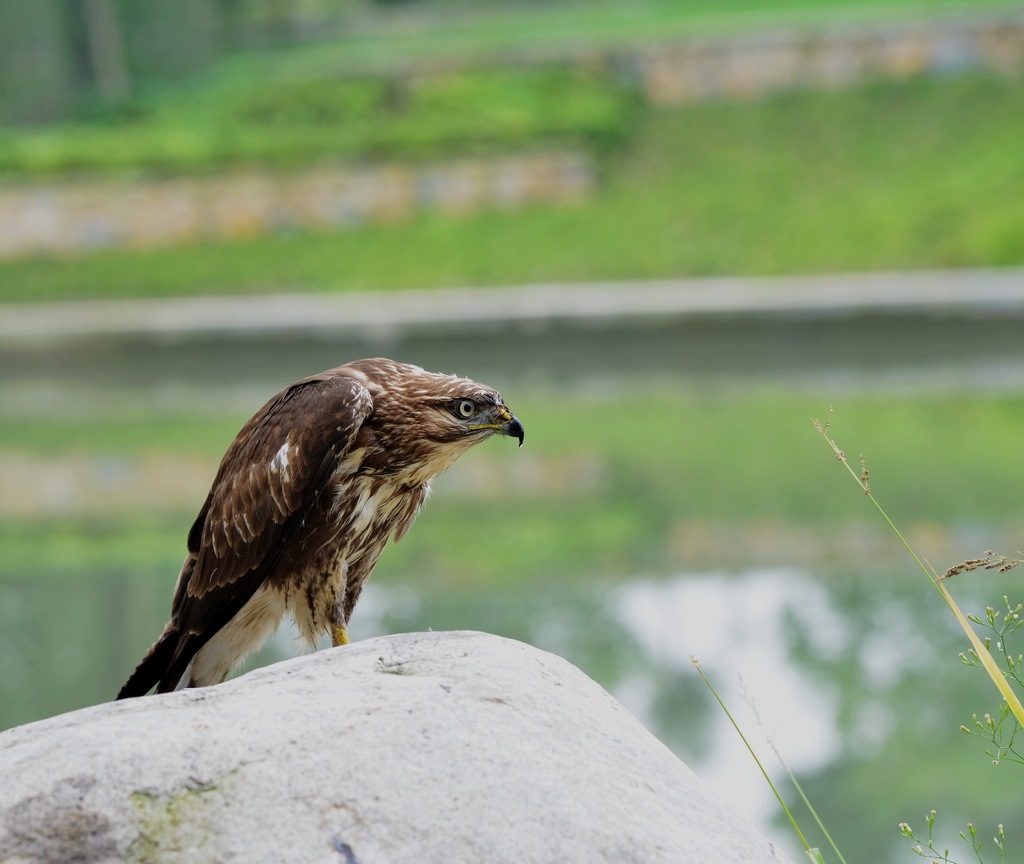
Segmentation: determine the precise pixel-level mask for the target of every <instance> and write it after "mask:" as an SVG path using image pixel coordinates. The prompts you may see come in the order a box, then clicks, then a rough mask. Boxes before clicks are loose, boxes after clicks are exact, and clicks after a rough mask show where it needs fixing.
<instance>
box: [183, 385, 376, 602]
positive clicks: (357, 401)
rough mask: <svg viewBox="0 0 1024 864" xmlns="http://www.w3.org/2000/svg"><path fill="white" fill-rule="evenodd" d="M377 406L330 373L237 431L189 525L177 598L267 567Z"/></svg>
mask: <svg viewBox="0 0 1024 864" xmlns="http://www.w3.org/2000/svg"><path fill="white" fill-rule="evenodd" d="M372 409H373V403H372V399H371V397H370V393H369V391H368V390H367V389H366V388H365V387H364V386H363V385H362V384H361V383H359V382H358V381H356V380H355V379H353V378H349V377H344V376H339V375H333V376H332V375H329V374H327V373H325V374H324V375H318V376H314V377H313V378H309V379H306V380H304V381H300V382H298V383H296V384H293V385H292V386H291V387H289V388H288V389H287V390H284V391H282V392H281V393H280V394H278V395H277V396H275V397H274V398H273V399H272V400H270V402H268V403H267V404H266V405H264V406H263V408H262V409H260V411H259V412H257V413H256V415H254V416H253V418H252V419H251V420H250V421H249V422H248V423H246V425H245V426H244V427H243V428H242V430H241V431H240V432H239V433H238V437H237V438H236V439H235V441H234V443H233V444H232V445H231V447H230V448H229V449H228V452H227V453H226V454H225V455H224V458H223V460H222V461H221V465H220V469H219V470H218V472H217V477H216V479H215V480H214V483H213V487H212V488H211V490H210V494H209V496H208V498H207V500H206V504H205V505H204V506H203V509H202V510H201V511H200V513H199V516H198V518H197V519H196V521H195V524H194V525H193V527H192V530H191V531H190V532H189V552H190V553H191V554H192V555H194V556H195V559H196V563H195V567H194V569H193V571H192V574H191V577H190V578H189V579H188V582H187V584H186V585H180V586H179V593H178V596H177V597H176V598H175V600H176V605H177V602H178V601H183V600H184V599H185V598H184V596H182V595H187V596H188V597H191V598H200V597H202V596H203V595H205V594H206V593H208V592H210V591H212V590H214V589H217V588H221V587H224V586H227V585H230V584H231V583H232V582H234V581H235V580H238V579H241V578H242V577H243V576H245V575H246V574H248V573H250V572H252V571H254V570H256V569H263V570H264V573H263V574H262V575H263V576H264V577H265V576H266V575H267V573H266V572H265V565H266V563H267V559H268V558H273V557H276V556H277V554H278V553H279V552H280V547H281V545H282V544H283V543H284V542H285V541H286V540H287V539H288V534H289V533H290V532H292V531H294V528H295V527H297V524H298V523H299V522H301V520H302V519H304V518H305V516H306V515H308V513H309V511H310V510H311V509H312V506H313V505H314V504H315V503H316V499H317V496H318V495H319V494H321V492H323V491H324V488H325V486H326V484H327V482H328V480H329V479H330V476H331V474H332V473H333V470H334V468H335V466H336V465H337V463H338V460H339V459H340V458H341V457H342V456H343V455H344V454H345V453H346V452H347V451H348V449H349V448H350V447H351V445H352V441H353V439H354V438H355V436H356V433H357V432H358V430H359V427H360V426H361V425H362V422H363V420H364V419H365V418H366V417H367V416H368V415H369V413H370V412H371V410H372Z"/></svg>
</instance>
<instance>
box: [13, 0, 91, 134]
mask: <svg viewBox="0 0 1024 864" xmlns="http://www.w3.org/2000/svg"><path fill="white" fill-rule="evenodd" d="M68 26H69V22H68V17H67V9H66V7H65V4H64V3H63V2H60V0H0V119H3V120H5V121H7V122H30V123H42V122H46V121H49V120H57V119H60V118H62V117H64V116H65V115H66V114H67V112H68V111H69V109H70V107H71V105H72V102H73V101H74V98H75V94H76V90H77V83H78V82H77V81H76V75H75V68H74V63H73V59H72V57H71V53H70V51H69V50H68V45H69V41H70V40H69V38H68Z"/></svg>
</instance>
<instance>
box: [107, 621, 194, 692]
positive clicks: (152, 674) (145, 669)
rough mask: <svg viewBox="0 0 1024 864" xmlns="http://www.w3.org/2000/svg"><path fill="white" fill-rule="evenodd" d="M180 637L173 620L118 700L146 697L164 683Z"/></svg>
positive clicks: (136, 669)
mask: <svg viewBox="0 0 1024 864" xmlns="http://www.w3.org/2000/svg"><path fill="white" fill-rule="evenodd" d="M179 635H180V634H179V632H178V627H177V625H176V623H175V622H174V621H173V620H172V621H171V622H170V623H169V624H168V625H167V626H166V627H165V628H164V632H163V633H161V634H160V638H159V639H157V640H156V642H154V643H153V647H152V648H150V649H149V651H147V652H146V656H145V657H143V658H142V662H141V663H139V665H138V666H136V667H135V671H134V672H132V674H131V677H130V678H129V679H128V680H127V681H126V682H125V685H124V686H123V687H122V688H121V690H120V692H119V693H118V694H117V698H118V699H127V698H129V697H132V696H145V695H146V694H147V693H148V692H149V691H150V690H152V689H153V687H155V686H156V685H157V684H160V683H162V682H163V681H164V679H165V678H166V677H167V673H168V672H169V671H170V667H171V665H172V664H173V662H174V659H175V654H176V653H177V648H178V642H179Z"/></svg>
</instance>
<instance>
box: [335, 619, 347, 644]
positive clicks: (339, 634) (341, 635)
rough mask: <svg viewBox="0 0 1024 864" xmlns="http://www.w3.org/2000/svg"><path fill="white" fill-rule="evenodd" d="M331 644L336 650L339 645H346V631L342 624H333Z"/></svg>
mask: <svg viewBox="0 0 1024 864" xmlns="http://www.w3.org/2000/svg"><path fill="white" fill-rule="evenodd" d="M331 644H332V645H333V646H334V647H335V648H337V647H338V646H339V645H348V631H347V630H346V629H345V627H344V625H342V624H335V625H333V626H332V627H331Z"/></svg>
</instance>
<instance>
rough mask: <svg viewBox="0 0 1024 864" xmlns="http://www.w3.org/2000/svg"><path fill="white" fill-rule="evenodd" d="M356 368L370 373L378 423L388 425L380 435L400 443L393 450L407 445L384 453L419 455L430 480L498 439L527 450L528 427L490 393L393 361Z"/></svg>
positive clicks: (488, 389) (464, 380)
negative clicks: (476, 447) (480, 445)
mask: <svg viewBox="0 0 1024 864" xmlns="http://www.w3.org/2000/svg"><path fill="white" fill-rule="evenodd" d="M364 364H365V365H364ZM353 367H354V368H358V369H360V371H363V372H364V373H366V374H365V378H364V380H365V382H366V385H367V387H368V388H369V390H370V394H371V397H372V399H373V406H374V412H373V413H374V415H375V419H377V420H386V423H382V424H380V429H381V431H382V432H383V434H385V435H389V434H393V435H394V436H395V437H396V441H394V442H390V443H391V444H392V445H393V444H398V443H399V440H398V439H401V442H403V446H400V447H395V446H389V443H387V442H382V443H383V444H384V446H385V449H386V450H388V451H389V452H391V453H395V452H403V453H410V454H411V453H416V456H417V458H416V459H415V461H416V462H418V463H419V465H418V466H417V468H425V469H426V471H425V472H424V473H428V474H429V475H430V476H433V475H434V474H437V473H440V472H441V471H443V470H445V469H446V468H447V467H449V466H450V465H451V464H452V463H453V462H454V461H455V460H456V459H457V458H458V457H459V456H461V455H462V454H463V453H464V452H465V451H466V450H468V449H469V448H470V447H472V446H473V445H474V444H478V443H479V442H481V441H484V440H486V439H487V438H490V437H492V436H494V435H505V436H508V437H510V438H515V439H517V440H518V441H519V445H520V446H522V444H523V439H524V437H525V432H524V430H523V424H522V423H521V422H519V419H518V418H517V417H516V416H515V415H514V414H513V413H512V412H511V410H509V407H508V406H507V405H506V404H505V402H504V400H503V399H502V398H501V394H500V393H499V392H498V391H497V390H494V389H493V388H491V387H488V386H486V385H484V384H480V383H479V382H477V381H471V380H470V379H468V378H459V377H457V376H455V375H439V374H435V373H432V372H426V371H425V370H423V369H421V368H419V367H418V366H409V365H406V364H402V363H395V362H394V361H391V360H381V359H376V360H373V361H361V362H357V363H353V364H350V366H349V368H353ZM384 430H387V431H386V432H385V431H384ZM428 466H429V467H428ZM409 467H412V466H411V465H410V466H409ZM419 473H420V471H417V474H419Z"/></svg>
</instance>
